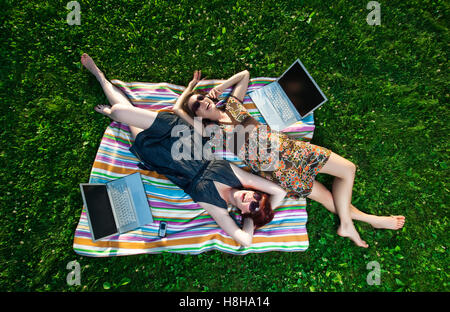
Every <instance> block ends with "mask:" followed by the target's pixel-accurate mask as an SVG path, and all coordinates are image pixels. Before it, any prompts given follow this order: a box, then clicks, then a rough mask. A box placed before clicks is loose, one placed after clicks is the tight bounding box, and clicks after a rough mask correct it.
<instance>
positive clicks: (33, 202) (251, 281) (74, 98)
mask: <svg viewBox="0 0 450 312" xmlns="http://www.w3.org/2000/svg"><path fill="white" fill-rule="evenodd" d="M67 2H68V1H67ZM67 2H66V1H11V0H9V1H8V0H4V1H1V3H2V10H1V13H0V14H1V23H0V31H1V36H0V41H1V50H0V53H1V61H0V66H1V72H0V95H1V97H0V98H1V102H0V105H1V115H0V118H1V125H2V131H1V132H0V138H1V146H2V148H1V151H0V176H1V178H0V179H1V180H0V189H1V192H0V207H1V210H0V257H1V260H2V261H1V262H0V290H3V291H35V290H36V291H46V290H51V291H103V290H133V291H141V290H142V291H144V290H148V291H439V290H440V291H448V290H449V287H448V280H449V276H448V271H447V269H448V266H449V261H448V259H449V257H448V243H449V235H448V206H447V204H448V202H449V196H448V195H449V194H448V192H449V191H448V176H449V174H448V173H449V172H448V166H449V159H448V154H447V153H448V150H449V148H448V141H449V140H448V132H449V129H448V120H449V114H448V112H449V109H448V104H445V103H448V101H449V88H448V77H449V76H448V74H449V73H448V63H447V58H448V55H447V51H448V46H447V45H448V42H449V36H448V21H449V16H448V10H449V6H448V3H447V2H446V1H380V2H381V25H380V26H369V25H368V24H367V23H366V16H367V14H368V13H369V10H367V9H366V5H367V2H368V1H289V2H281V1H265V2H264V3H261V1H176V2H175V1H170V2H164V1H94V0H83V1H80V4H81V25H79V26H77V25H72V26H70V25H68V24H67V22H66V16H67V14H68V13H69V10H67V8H66V5H67ZM83 52H87V53H89V54H90V55H91V56H92V57H93V58H94V60H96V61H97V63H98V65H99V67H100V68H101V69H102V70H104V72H105V73H106V75H107V76H108V78H110V79H113V78H117V79H120V80H123V81H148V82H162V81H167V82H171V83H175V84H180V85H187V83H188V82H189V80H190V79H191V77H192V73H193V71H194V70H195V69H201V70H202V71H203V72H204V74H206V75H207V76H208V77H209V78H227V77H229V76H231V75H233V74H234V73H236V72H237V71H240V70H243V69H248V70H250V73H251V76H252V77H258V76H268V77H275V76H278V75H279V74H281V73H282V72H283V71H284V69H285V68H286V66H288V65H289V64H291V63H292V62H293V61H294V60H295V59H296V58H297V57H298V58H300V59H301V60H302V62H303V63H304V64H305V66H306V67H307V68H308V69H309V71H310V73H311V74H312V75H313V77H314V78H315V80H316V81H317V82H318V84H319V85H320V86H321V87H322V89H323V90H324V92H325V93H326V95H327V96H328V98H329V101H328V102H327V103H326V104H325V105H324V106H323V107H322V108H321V109H320V110H318V111H316V113H315V121H316V126H317V128H316V131H315V136H314V139H313V141H312V142H313V143H315V144H318V145H323V146H325V147H328V148H330V149H331V150H333V151H334V152H336V153H337V154H340V155H341V156H343V157H345V158H347V159H349V160H351V161H353V162H354V163H355V164H356V165H357V167H358V171H357V175H356V180H355V186H354V191H353V203H354V205H355V206H357V207H358V208H360V209H361V210H363V211H365V212H367V213H372V214H382V215H391V214H392V215H405V216H406V225H405V227H404V228H403V229H402V230H400V231H398V232H393V231H383V230H374V229H372V228H371V227H370V226H368V225H367V224H361V223H358V222H356V224H357V228H358V230H359V231H360V234H361V237H362V238H363V239H364V240H366V241H367V242H368V244H369V245H370V247H369V248H368V249H367V250H364V249H361V248H358V247H356V246H354V245H353V244H352V243H351V242H350V240H348V239H343V238H340V237H339V236H337V235H336V229H337V226H338V224H339V223H338V222H339V220H338V219H337V218H336V217H335V216H333V215H331V214H330V213H329V212H328V211H326V210H325V209H324V208H323V207H321V206H320V205H319V204H317V203H314V202H309V204H308V213H309V220H308V224H307V228H308V233H309V238H310V248H309V249H308V251H306V252H304V253H275V252H272V253H266V254H250V255H247V256H243V257H241V256H232V255H228V254H224V253H221V252H208V253H205V254H201V255H198V256H184V255H176V254H167V253H165V254H160V255H140V256H130V257H116V258H105V259H95V258H87V257H81V256H78V255H76V254H75V253H74V252H73V250H72V242H73V235H74V231H75V228H76V225H77V223H78V219H79V217H80V213H81V207H82V202H81V196H80V194H79V188H78V183H80V182H87V180H88V177H89V173H90V169H91V165H92V163H93V160H94V157H95V154H96V151H97V147H98V145H99V142H100V139H101V137H102V134H103V132H104V130H105V128H106V126H107V125H108V124H109V120H107V119H106V118H104V117H102V116H100V115H98V114H96V113H95V112H94V110H93V107H94V106H95V105H96V104H101V103H106V102H107V100H106V98H105V96H104V95H103V93H102V90H101V88H100V86H99V85H98V84H97V83H96V81H95V79H94V78H93V76H92V75H90V74H89V73H88V72H87V71H86V70H85V69H83V68H82V66H81V64H80V61H79V60H80V56H81V54H82V53H83ZM318 180H319V181H321V182H323V183H325V184H326V185H327V186H328V187H331V183H332V178H331V177H329V176H319V177H318ZM446 203H447V204H446ZM72 260H77V261H78V262H79V263H80V264H81V286H68V285H67V283H66V276H67V274H68V273H69V270H67V269H66V265H67V263H69V262H70V261H72ZM371 261H377V262H378V263H379V264H380V266H381V284H380V285H378V286H377V285H372V286H371V285H368V283H367V281H366V277H367V274H368V273H369V270H367V268H366V265H367V264H368V263H369V262H371Z"/></svg>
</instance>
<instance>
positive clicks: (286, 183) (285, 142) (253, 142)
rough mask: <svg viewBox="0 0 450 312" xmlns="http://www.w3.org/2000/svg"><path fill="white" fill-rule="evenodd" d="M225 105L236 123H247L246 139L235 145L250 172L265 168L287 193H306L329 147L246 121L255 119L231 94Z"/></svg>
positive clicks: (327, 156) (301, 194)
mask: <svg viewBox="0 0 450 312" xmlns="http://www.w3.org/2000/svg"><path fill="white" fill-rule="evenodd" d="M225 107H226V110H227V111H228V112H229V113H230V114H231V116H232V117H233V118H234V119H235V120H236V121H237V122H238V123H240V124H241V125H243V126H245V125H246V124H247V128H246V133H247V135H246V139H245V140H243V141H244V143H243V144H241V146H240V148H238V153H237V156H238V157H240V158H241V159H242V160H243V161H244V162H245V163H246V164H247V165H248V166H249V167H250V168H251V169H252V171H253V172H255V173H259V174H261V173H263V172H266V174H265V176H266V178H268V179H270V180H272V181H274V182H275V183H277V184H279V185H280V186H281V187H282V188H283V189H285V190H286V191H287V192H288V196H293V197H306V196H308V195H309V194H310V193H311V190H312V186H313V182H314V179H315V177H316V175H317V173H319V171H320V169H321V168H322V167H323V165H324V164H325V163H326V162H327V161H328V159H329V157H330V154H331V150H329V149H326V148H324V147H320V146H317V145H314V144H310V143H308V142H303V141H299V140H296V139H293V138H290V137H288V136H287V135H286V134H284V133H282V132H279V131H275V130H271V129H270V128H269V127H268V126H266V125H263V124H260V123H258V124H256V125H250V126H249V125H248V121H249V120H254V119H253V118H252V117H251V116H250V114H249V113H248V111H247V110H246V109H245V107H244V106H243V103H242V102H241V101H240V100H238V99H237V98H235V97H233V96H230V97H229V98H228V99H227V101H226V106H225ZM249 117H250V118H249ZM220 127H221V128H222V129H223V130H224V131H225V132H230V131H233V128H234V126H233V125H227V124H221V125H220ZM226 148H229V146H228V147H227V146H226Z"/></svg>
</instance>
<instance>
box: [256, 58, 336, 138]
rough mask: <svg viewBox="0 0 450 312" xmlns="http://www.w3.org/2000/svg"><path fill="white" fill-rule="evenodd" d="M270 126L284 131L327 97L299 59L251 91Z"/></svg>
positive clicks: (317, 106)
mask: <svg viewBox="0 0 450 312" xmlns="http://www.w3.org/2000/svg"><path fill="white" fill-rule="evenodd" d="M249 96H250V98H251V99H252V100H253V102H254V103H255V105H256V107H257V108H258V110H259V111H260V112H261V115H262V116H263V117H264V119H265V121H266V122H267V124H268V125H269V127H270V128H271V129H274V130H278V131H282V130H283V129H285V128H287V127H289V126H291V125H293V124H294V123H296V122H297V121H300V120H302V118H305V117H306V116H308V115H309V114H311V113H312V112H313V111H314V110H316V109H317V108H319V107H320V106H321V105H322V104H323V103H325V102H326V101H327V100H328V99H327V98H326V96H325V95H324V94H323V92H322V90H320V88H319V86H318V85H317V83H316V82H315V81H314V79H313V78H312V77H311V75H310V74H309V73H308V71H307V70H306V68H305V66H303V64H302V62H300V60H299V59H297V60H296V61H295V62H294V63H293V64H292V65H291V66H290V67H289V68H288V69H287V70H286V71H285V72H284V73H283V75H281V77H279V78H278V79H277V80H276V81H274V82H271V83H269V84H268V85H266V86H264V87H262V88H259V89H258V90H255V91H253V92H251V93H249Z"/></svg>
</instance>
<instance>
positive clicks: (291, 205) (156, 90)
mask: <svg viewBox="0 0 450 312" xmlns="http://www.w3.org/2000/svg"><path fill="white" fill-rule="evenodd" d="M273 80H274V79H273V78H264V77H263V78H254V79H251V80H250V83H249V90H248V92H251V91H253V90H255V89H257V88H260V87H261V86H264V85H266V84H268V83H270V82H272V81H273ZM221 82H223V80H204V81H201V82H200V84H199V85H198V88H200V89H204V90H205V91H208V90H210V89H211V88H213V87H214V86H216V85H218V84H220V83H221ZM112 83H113V84H115V85H116V86H117V87H119V88H120V89H121V90H122V91H123V92H124V93H125V94H126V95H127V96H128V98H129V99H130V101H131V102H132V103H133V105H135V106H137V107H141V108H144V109H151V110H155V111H159V110H171V108H172V106H173V105H174V103H175V101H176V99H177V97H178V96H179V95H180V94H181V93H182V92H183V90H184V87H182V86H177V85H173V84H168V83H143V82H130V83H126V82H122V81H120V80H113V81H112ZM230 91H231V88H230V89H227V90H225V92H224V93H223V96H227V95H229V93H230ZM244 106H245V107H246V108H247V109H248V111H249V112H250V113H251V114H252V115H253V116H254V117H255V118H256V119H258V120H259V121H261V122H263V123H264V122H265V121H264V119H263V118H262V117H261V115H260V114H259V112H258V110H257V109H256V107H255V105H254V104H253V103H252V102H251V99H250V98H249V97H248V96H246V98H245V99H244ZM313 131H314V121H313V116H312V115H311V116H310V117H308V118H307V119H305V120H303V122H298V123H297V124H295V125H294V126H292V127H290V128H289V129H287V132H288V134H289V135H292V136H296V137H298V138H299V139H301V140H305V141H309V140H311V138H312V135H313ZM131 144H132V139H131V136H130V130H129V128H128V126H127V125H126V124H121V123H118V122H112V123H111V124H110V125H109V126H108V127H107V129H106V131H105V133H104V135H103V138H102V140H101V142H100V147H99V149H98V152H97V155H96V157H95V160H94V164H93V166H92V170H91V173H90V179H89V183H106V182H108V181H111V180H113V179H117V178H120V177H123V176H125V175H128V174H131V173H134V172H140V174H141V177H142V179H143V183H144V188H145V191H146V193H147V198H148V201H149V204H150V207H151V210H152V215H153V219H154V221H153V223H151V224H147V225H146V226H144V227H142V228H139V229H137V230H135V231H131V232H127V233H125V234H120V235H116V236H112V237H109V238H106V239H104V240H101V241H97V242H95V243H94V242H93V241H92V240H91V233H90V230H89V225H88V221H87V215H86V211H85V208H84V207H83V209H82V212H81V217H80V220H79V223H78V226H77V228H76V231H75V237H74V242H73V248H74V251H75V252H76V253H77V254H80V255H83V256H91V257H109V256H123V255H134V254H144V253H150V254H151V253H162V252H172V253H182V254H199V253H202V252H206V251H209V250H220V251H222V252H226V253H231V254H235V255H244V254H248V253H254V252H267V251H287V252H294V251H304V250H306V249H307V248H308V245H309V241H308V235H307V231H306V221H307V213H306V200H305V199H300V200H294V199H291V198H286V199H285V201H284V202H283V204H282V206H280V207H278V208H276V209H275V216H274V218H273V220H272V221H271V222H270V223H269V224H267V225H265V226H264V227H262V228H259V229H257V230H256V231H255V233H254V238H253V243H252V245H251V246H250V247H248V248H244V247H241V246H239V245H238V244H237V243H236V242H235V241H234V240H233V239H232V238H231V237H230V236H229V235H228V234H226V233H225V232H224V231H223V230H222V229H221V228H220V227H219V226H218V225H217V223H216V222H215V221H214V220H213V219H212V218H211V217H210V216H209V215H208V214H207V212H206V211H205V210H204V209H202V208H201V207H200V206H199V205H198V204H197V203H195V202H193V201H192V199H191V197H190V196H189V195H187V194H186V193H184V191H183V190H181V189H180V188H178V187H177V186H176V185H174V184H173V183H172V182H170V181H169V180H168V179H167V178H166V177H165V176H163V175H159V174H157V173H156V172H151V171H145V170H141V169H140V168H138V166H137V165H138V160H137V159H136V158H135V157H134V155H133V154H132V153H131V152H130V151H129V150H128V149H129V148H130V147H131ZM223 155H224V157H225V158H226V159H227V160H229V161H232V162H233V163H235V164H236V165H237V166H239V167H245V165H244V164H243V162H242V161H241V160H240V159H238V158H237V157H236V156H235V155H232V154H229V153H227V152H224V153H223ZM230 214H231V215H232V216H233V217H234V218H235V219H236V220H237V221H239V220H240V216H239V214H238V213H237V212H236V211H234V210H231V211H230ZM161 221H166V222H167V223H168V229H167V236H166V237H165V238H162V239H161V238H160V237H159V236H158V229H159V225H160V222H161Z"/></svg>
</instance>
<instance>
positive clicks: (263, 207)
mask: <svg viewBox="0 0 450 312" xmlns="http://www.w3.org/2000/svg"><path fill="white" fill-rule="evenodd" d="M258 193H260V194H261V196H262V198H261V200H260V201H259V210H258V211H252V212H249V213H243V214H242V218H252V219H253V223H254V224H255V227H256V228H259V227H262V226H263V225H266V224H267V223H269V222H270V221H272V219H273V216H274V215H275V213H274V212H273V210H272V206H271V205H270V200H269V199H270V197H269V195H267V194H266V193H261V192H258Z"/></svg>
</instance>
